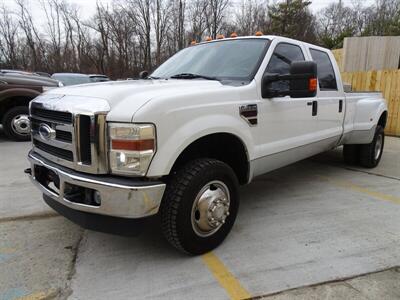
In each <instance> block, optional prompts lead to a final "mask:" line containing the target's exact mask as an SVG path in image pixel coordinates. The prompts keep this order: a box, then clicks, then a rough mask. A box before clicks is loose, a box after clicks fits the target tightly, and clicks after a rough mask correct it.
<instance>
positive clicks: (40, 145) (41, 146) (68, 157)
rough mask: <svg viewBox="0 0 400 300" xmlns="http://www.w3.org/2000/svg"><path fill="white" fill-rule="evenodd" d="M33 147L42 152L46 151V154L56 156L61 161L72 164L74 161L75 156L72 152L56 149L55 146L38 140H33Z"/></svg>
mask: <svg viewBox="0 0 400 300" xmlns="http://www.w3.org/2000/svg"><path fill="white" fill-rule="evenodd" d="M33 145H34V146H35V147H37V148H38V149H40V150H42V151H44V152H46V153H49V154H51V155H54V156H56V157H59V158H61V159H65V160H68V161H71V162H72V161H74V155H73V153H72V151H68V150H64V149H61V148H57V147H54V146H51V145H48V144H45V143H42V142H39V141H38V140H36V139H35V140H33Z"/></svg>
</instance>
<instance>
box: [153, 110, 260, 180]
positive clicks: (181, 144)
mask: <svg viewBox="0 0 400 300" xmlns="http://www.w3.org/2000/svg"><path fill="white" fill-rule="evenodd" d="M210 124H218V126H209V125H210ZM168 127H169V126H158V128H157V136H158V135H159V134H160V131H162V133H161V135H162V137H164V139H158V142H157V147H158V149H157V152H156V155H155V156H154V158H153V161H152V162H151V164H150V168H149V170H148V172H147V176H148V177H159V176H163V175H168V174H169V173H170V171H171V169H172V167H173V165H174V163H175V161H176V160H177V158H178V157H179V155H180V154H181V153H182V152H183V151H184V150H185V149H186V148H187V147H188V146H189V145H190V144H192V143H193V142H195V141H196V140H198V139H199V138H202V137H204V136H207V135H210V134H215V133H229V134H232V135H234V136H236V137H238V138H239V139H240V140H241V141H242V142H243V144H244V146H245V148H246V150H247V156H248V159H249V160H250V159H251V154H252V153H253V149H252V148H248V145H253V144H254V143H253V142H252V135H251V132H250V127H249V126H248V125H247V124H246V122H245V121H244V120H242V119H239V118H234V117H233V116H229V115H223V114H214V115H207V116H199V117H197V118H195V119H192V120H191V121H190V122H187V123H185V125H183V126H180V127H179V128H177V129H176V130H174V131H172V132H169V133H167V132H166V131H165V130H163V129H162V128H164V129H165V128H168ZM159 128H160V129H159ZM169 128H170V127H169Z"/></svg>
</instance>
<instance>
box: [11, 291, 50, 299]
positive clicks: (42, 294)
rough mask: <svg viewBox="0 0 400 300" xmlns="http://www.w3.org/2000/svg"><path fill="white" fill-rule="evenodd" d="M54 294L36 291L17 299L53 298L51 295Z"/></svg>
mask: <svg viewBox="0 0 400 300" xmlns="http://www.w3.org/2000/svg"><path fill="white" fill-rule="evenodd" d="M52 294H53V293H52V292H35V293H32V294H29V295H26V296H23V297H20V298H18V299H17V300H45V299H49V298H53V297H51V295H52ZM53 296H54V295H53Z"/></svg>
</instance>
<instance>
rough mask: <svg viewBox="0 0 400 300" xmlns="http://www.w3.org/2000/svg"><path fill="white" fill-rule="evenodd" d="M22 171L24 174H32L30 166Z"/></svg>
mask: <svg viewBox="0 0 400 300" xmlns="http://www.w3.org/2000/svg"><path fill="white" fill-rule="evenodd" d="M24 173H25V174H29V175H32V169H31V168H28V169H25V170H24Z"/></svg>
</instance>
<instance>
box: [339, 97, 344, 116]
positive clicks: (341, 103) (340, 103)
mask: <svg viewBox="0 0 400 300" xmlns="http://www.w3.org/2000/svg"><path fill="white" fill-rule="evenodd" d="M342 111H343V100H339V112H340V113H341V112H342Z"/></svg>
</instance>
